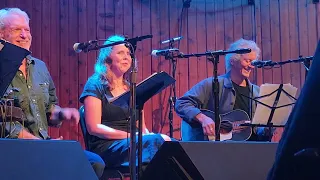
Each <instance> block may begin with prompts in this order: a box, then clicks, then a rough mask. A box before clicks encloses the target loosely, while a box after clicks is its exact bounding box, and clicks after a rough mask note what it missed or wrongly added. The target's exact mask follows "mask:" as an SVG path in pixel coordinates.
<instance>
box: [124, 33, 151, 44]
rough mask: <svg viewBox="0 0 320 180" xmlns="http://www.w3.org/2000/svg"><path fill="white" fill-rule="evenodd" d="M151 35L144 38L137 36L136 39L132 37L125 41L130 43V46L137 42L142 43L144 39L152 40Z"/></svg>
mask: <svg viewBox="0 0 320 180" xmlns="http://www.w3.org/2000/svg"><path fill="white" fill-rule="evenodd" d="M152 37H153V35H145V36H137V37H134V38H130V39H129V38H126V39H125V41H127V42H129V43H131V44H134V43H136V42H138V41H142V40H144V39H149V38H152Z"/></svg>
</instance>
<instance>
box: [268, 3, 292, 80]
mask: <svg viewBox="0 0 320 180" xmlns="http://www.w3.org/2000/svg"><path fill="white" fill-rule="evenodd" d="M269 2H270V41H271V51H270V59H272V60H273V61H276V62H279V61H280V59H281V58H280V56H281V48H282V46H281V47H280V43H281V40H282V39H283V37H284V36H285V35H284V34H282V36H281V37H280V31H281V30H282V29H281V28H282V27H283V26H286V25H287V24H286V22H287V21H286V22H281V23H280V17H279V13H278V12H279V10H280V9H281V8H280V7H279V3H278V0H270V1H269ZM282 10H283V11H285V10H284V9H282ZM280 24H281V25H282V24H283V26H281V27H280ZM268 59H269V58H268ZM281 69H282V68H273V69H272V71H271V72H272V79H270V80H271V81H269V82H268V81H267V83H274V84H279V83H282V80H283V79H282V78H279V77H281ZM271 72H270V73H271Z"/></svg>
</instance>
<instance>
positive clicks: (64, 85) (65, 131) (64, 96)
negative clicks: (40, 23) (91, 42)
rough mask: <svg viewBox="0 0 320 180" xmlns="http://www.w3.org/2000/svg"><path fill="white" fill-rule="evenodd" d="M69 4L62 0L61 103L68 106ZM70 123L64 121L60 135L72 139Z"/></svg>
mask: <svg viewBox="0 0 320 180" xmlns="http://www.w3.org/2000/svg"><path fill="white" fill-rule="evenodd" d="M68 12H69V4H68V1H67V0H60V27H61V29H60V45H59V47H60V59H59V61H60V72H59V73H60V86H59V88H60V105H61V106H62V107H63V106H68V104H69V101H70V99H69V97H70V89H69V87H70V78H69V77H70V72H69V56H68V49H69V46H68V39H69V38H68V37H69V31H68V23H69V13H68ZM69 130H70V123H68V122H66V123H63V124H62V126H61V128H60V135H62V136H63V138H64V139H70V132H69Z"/></svg>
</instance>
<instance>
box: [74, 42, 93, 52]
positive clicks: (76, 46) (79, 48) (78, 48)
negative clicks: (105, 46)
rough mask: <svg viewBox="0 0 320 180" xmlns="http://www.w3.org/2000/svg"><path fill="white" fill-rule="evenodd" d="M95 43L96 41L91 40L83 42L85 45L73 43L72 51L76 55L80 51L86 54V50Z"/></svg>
mask: <svg viewBox="0 0 320 180" xmlns="http://www.w3.org/2000/svg"><path fill="white" fill-rule="evenodd" d="M97 42H98V41H97V40H91V41H88V42H85V43H75V44H74V45H73V50H74V51H75V52H76V53H79V52H81V51H84V52H86V50H87V49H88V47H89V46H91V45H92V44H95V43H97Z"/></svg>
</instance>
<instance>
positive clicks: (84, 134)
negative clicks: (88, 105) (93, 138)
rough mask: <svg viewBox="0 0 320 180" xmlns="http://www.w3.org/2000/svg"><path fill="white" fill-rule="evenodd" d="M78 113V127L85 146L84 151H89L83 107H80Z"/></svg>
mask: <svg viewBox="0 0 320 180" xmlns="http://www.w3.org/2000/svg"><path fill="white" fill-rule="evenodd" d="M79 113H80V127H81V131H82V134H83V140H84V144H85V146H86V150H89V133H88V131H87V125H86V120H85V116H84V106H81V107H80V109H79Z"/></svg>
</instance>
